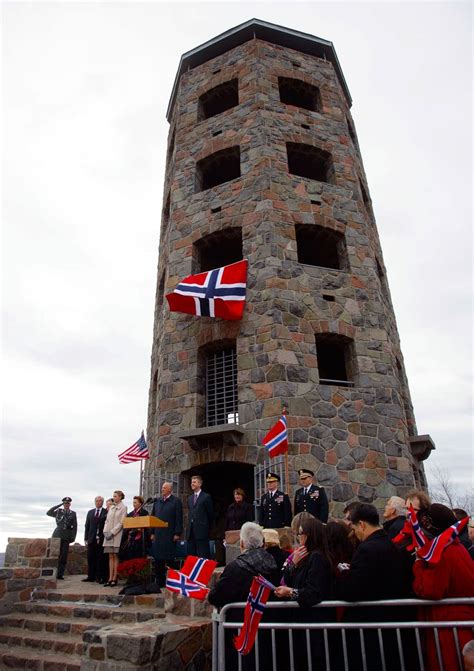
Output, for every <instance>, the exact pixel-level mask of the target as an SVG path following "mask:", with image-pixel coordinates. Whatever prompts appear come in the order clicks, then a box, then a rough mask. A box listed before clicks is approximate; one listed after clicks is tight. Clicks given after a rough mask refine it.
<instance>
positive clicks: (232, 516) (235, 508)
mask: <svg viewBox="0 0 474 671" xmlns="http://www.w3.org/2000/svg"><path fill="white" fill-rule="evenodd" d="M254 519H255V515H254V510H253V506H252V505H251V504H250V503H246V501H242V503H231V504H230V506H229V507H228V508H227V514H226V518H225V530H226V531H235V530H238V529H241V528H242V524H244V523H245V522H253V521H254Z"/></svg>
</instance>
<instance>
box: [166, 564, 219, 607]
mask: <svg viewBox="0 0 474 671" xmlns="http://www.w3.org/2000/svg"><path fill="white" fill-rule="evenodd" d="M166 588H167V589H169V590H170V592H176V593H177V594H181V595H182V596H187V597H188V598H190V599H199V601H204V599H205V598H206V596H207V595H208V594H209V590H208V588H207V587H206V586H205V585H201V583H199V582H196V581H195V580H191V579H190V578H188V576H187V575H184V573H181V572H180V571H176V570H175V569H168V573H167V576H166Z"/></svg>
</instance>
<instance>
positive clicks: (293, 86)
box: [278, 77, 322, 112]
mask: <svg viewBox="0 0 474 671" xmlns="http://www.w3.org/2000/svg"><path fill="white" fill-rule="evenodd" d="M278 88H279V89H280V100H281V102H282V103H285V105H294V106H295V107H302V108H303V109H305V110H309V111H310V112H321V111H322V105H321V94H320V92H319V89H318V87H317V86H313V85H312V84H307V83H306V82H304V81H302V80H301V79H293V78H290V77H278Z"/></svg>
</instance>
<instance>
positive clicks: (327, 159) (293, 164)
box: [286, 142, 334, 182]
mask: <svg viewBox="0 0 474 671" xmlns="http://www.w3.org/2000/svg"><path fill="white" fill-rule="evenodd" d="M286 151H287V154H288V171H289V172H290V174H292V175H297V176H298V177H307V178H309V179H315V180H317V181H318V182H331V181H333V178H334V167H333V163H332V156H331V154H330V153H329V152H327V151H324V150H323V149H318V148H317V147H313V146H312V145H309V144H302V143H299V142H287V143H286Z"/></svg>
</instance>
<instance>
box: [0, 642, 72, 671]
mask: <svg viewBox="0 0 474 671" xmlns="http://www.w3.org/2000/svg"><path fill="white" fill-rule="evenodd" d="M0 668H1V669H11V670H14V669H33V670H34V671H80V668H81V658H80V657H78V656H76V655H65V654H59V653H58V654H53V653H51V652H50V651H48V650H39V649H37V648H35V649H31V648H25V647H21V646H17V645H8V647H7V646H4V645H0Z"/></svg>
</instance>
